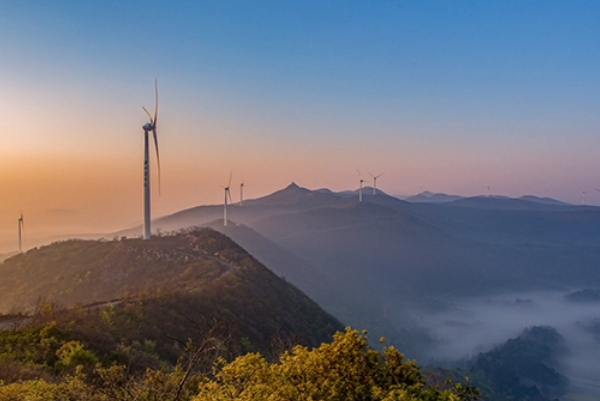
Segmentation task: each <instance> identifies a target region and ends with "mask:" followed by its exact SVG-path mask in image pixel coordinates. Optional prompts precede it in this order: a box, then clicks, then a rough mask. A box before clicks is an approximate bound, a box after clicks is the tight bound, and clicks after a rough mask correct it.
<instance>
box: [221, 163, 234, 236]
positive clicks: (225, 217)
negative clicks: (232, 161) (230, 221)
mask: <svg viewBox="0 0 600 401" xmlns="http://www.w3.org/2000/svg"><path fill="white" fill-rule="evenodd" d="M232 176H233V172H230V173H229V182H228V183H227V186H226V187H224V186H223V185H221V188H223V189H224V190H225V203H224V204H223V226H226V225H227V198H228V197H229V201H231V192H229V187H230V186H231V177H232Z"/></svg>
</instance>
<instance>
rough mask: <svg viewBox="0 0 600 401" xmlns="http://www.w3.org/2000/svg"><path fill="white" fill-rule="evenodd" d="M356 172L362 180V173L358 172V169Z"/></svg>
mask: <svg viewBox="0 0 600 401" xmlns="http://www.w3.org/2000/svg"><path fill="white" fill-rule="evenodd" d="M356 172H357V173H358V176H359V177H360V178H362V175H360V171H358V169H356Z"/></svg>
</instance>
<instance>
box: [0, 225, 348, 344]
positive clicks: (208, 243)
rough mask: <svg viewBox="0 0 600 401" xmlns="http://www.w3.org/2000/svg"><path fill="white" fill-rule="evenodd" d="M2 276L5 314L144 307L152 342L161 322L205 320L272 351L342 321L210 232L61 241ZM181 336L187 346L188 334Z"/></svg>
mask: <svg viewBox="0 0 600 401" xmlns="http://www.w3.org/2000/svg"><path fill="white" fill-rule="evenodd" d="M0 277H2V279H1V280H0V291H1V293H2V294H3V296H2V300H1V301H2V310H3V311H5V312H6V311H10V310H12V311H13V313H14V311H15V310H23V309H29V310H31V309H33V310H34V311H36V310H37V311H38V312H39V310H40V309H41V307H42V306H43V305H52V304H57V303H58V304H61V305H64V306H69V307H71V306H74V305H76V304H90V303H92V302H102V301H107V300H113V302H111V304H112V305H113V306H115V307H116V308H127V307H135V306H136V305H138V306H139V305H143V307H140V309H139V311H138V312H139V313H137V314H136V313H134V316H137V317H136V319H138V324H136V325H133V328H135V330H134V329H133V328H132V329H131V332H132V333H133V332H138V334H140V335H145V336H147V337H146V338H152V339H156V338H158V337H160V334H161V331H160V330H159V328H158V327H157V326H156V322H161V324H162V325H163V326H164V327H163V328H170V330H171V331H173V332H178V330H179V329H178V327H186V325H187V326H189V320H198V321H199V320H201V319H202V320H204V321H207V322H211V321H212V322H214V323H215V324H217V323H218V325H219V326H220V327H227V328H229V329H230V331H231V333H233V334H234V335H235V337H236V338H238V340H239V339H240V338H243V337H247V338H248V339H249V340H250V342H251V343H253V344H256V347H258V348H257V349H261V350H264V349H265V347H267V346H268V344H269V341H271V340H272V339H273V338H274V337H277V336H283V337H286V338H287V337H292V338H298V339H302V342H303V343H306V344H310V345H317V344H319V343H320V342H321V341H324V340H326V339H328V338H329V337H330V336H331V334H332V333H333V332H335V331H336V330H339V329H340V328H341V327H342V326H341V324H340V323H339V322H338V321H337V320H336V319H334V318H332V317H331V316H330V315H329V314H327V313H326V312H324V311H323V310H322V309H321V308H320V307H319V306H318V305H317V304H316V303H315V302H313V301H312V300H310V299H309V298H308V297H307V296H306V295H304V294H303V293H302V292H301V291H299V290H298V289H297V288H296V287H294V286H292V285H291V284H289V283H287V282H285V281H283V280H281V279H280V278H278V277H277V276H276V275H275V274H273V273H272V272H271V271H270V270H268V269H267V268H266V267H265V266H263V265H262V264H260V263H259V262H258V261H257V260H256V259H254V258H253V257H252V256H250V255H249V254H248V253H247V252H245V251H244V250H243V249H242V248H241V247H239V246H238V245H237V244H235V243H234V242H233V241H231V240H230V239H229V238H227V237H226V236H224V235H222V234H220V233H218V232H216V231H214V230H211V229H199V230H192V231H188V232H182V233H180V234H178V235H175V236H166V237H157V238H152V239H151V240H148V241H143V240H138V239H127V240H122V241H111V242H103V241H66V242H61V243H55V244H52V245H49V246H46V247H43V248H40V249H35V250H31V251H29V252H27V253H26V254H22V255H18V256H15V257H13V258H10V259H8V260H6V261H5V262H4V263H3V264H1V265H0ZM40 297H42V298H43V301H42V302H40V300H39V299H40ZM132 299H133V300H135V302H134V301H132ZM132 305H133V306H132ZM79 309H81V308H79ZM83 309H92V310H94V309H97V307H94V306H91V307H86V308H83ZM140 316H142V317H140ZM129 320H131V318H130V319H129ZM186 321H187V323H186ZM142 327H146V328H145V329H141V328H142ZM152 333H154V334H152ZM178 333H179V334H178V335H177V337H178V338H182V339H183V341H184V342H185V339H186V338H187V337H186V335H185V333H183V332H181V331H179V332H178Z"/></svg>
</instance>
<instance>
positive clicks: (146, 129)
mask: <svg viewBox="0 0 600 401" xmlns="http://www.w3.org/2000/svg"><path fill="white" fill-rule="evenodd" d="M142 128H143V129H144V131H151V130H152V129H154V125H153V124H152V123H146V124H144V126H143V127H142Z"/></svg>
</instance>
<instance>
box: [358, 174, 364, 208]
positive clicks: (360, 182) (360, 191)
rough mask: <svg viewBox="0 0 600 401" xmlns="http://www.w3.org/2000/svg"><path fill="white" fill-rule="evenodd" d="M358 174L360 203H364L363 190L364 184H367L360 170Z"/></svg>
mask: <svg viewBox="0 0 600 401" xmlns="http://www.w3.org/2000/svg"><path fill="white" fill-rule="evenodd" d="M356 172H357V173H358V180H359V181H358V183H359V186H358V201H359V202H362V189H363V182H365V180H363V178H362V175H360V171H358V169H356Z"/></svg>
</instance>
